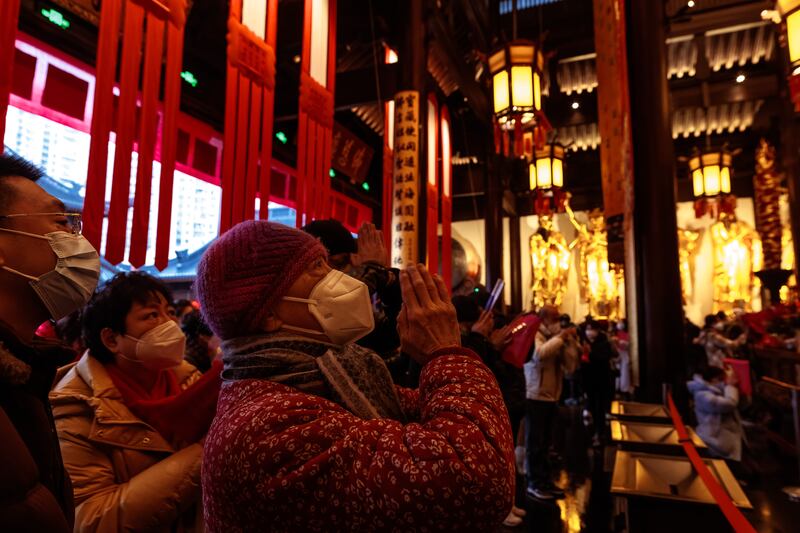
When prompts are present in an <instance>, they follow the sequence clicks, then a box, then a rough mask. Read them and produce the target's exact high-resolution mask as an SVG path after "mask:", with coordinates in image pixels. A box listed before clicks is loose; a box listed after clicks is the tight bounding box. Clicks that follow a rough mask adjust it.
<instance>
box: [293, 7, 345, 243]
mask: <svg viewBox="0 0 800 533" xmlns="http://www.w3.org/2000/svg"><path fill="white" fill-rule="evenodd" d="M313 4H314V2H313V0H305V8H304V9H305V11H304V13H305V16H304V21H303V55H302V61H301V72H300V100H299V124H298V133H297V174H298V175H297V222H296V223H297V227H300V226H302V225H303V224H304V223H308V222H310V221H311V220H313V219H316V218H326V217H328V216H330V213H331V182H330V176H329V172H330V166H331V153H332V129H333V94H334V87H335V84H336V0H328V65H327V80H326V84H325V86H323V85H322V84H321V83H319V82H317V81H316V80H314V79H313V78H312V77H311V70H310V69H311V31H312V30H311V27H312V24H311V22H312V20H313V16H314V13H313V12H312V10H313Z"/></svg>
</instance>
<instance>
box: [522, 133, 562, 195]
mask: <svg viewBox="0 0 800 533" xmlns="http://www.w3.org/2000/svg"><path fill="white" fill-rule="evenodd" d="M529 176H530V189H531V190H532V191H534V190H537V189H538V190H541V191H546V190H549V189H552V188H557V189H560V188H562V187H564V147H563V146H561V145H560V144H558V143H555V142H553V143H550V144H548V145H546V146H545V147H544V149H542V150H537V151H536V158H535V159H534V160H533V161H532V162H531V163H530V165H529Z"/></svg>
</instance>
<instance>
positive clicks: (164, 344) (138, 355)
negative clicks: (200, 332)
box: [119, 320, 186, 370]
mask: <svg viewBox="0 0 800 533" xmlns="http://www.w3.org/2000/svg"><path fill="white" fill-rule="evenodd" d="M122 337H123V339H124V340H121V341H120V342H121V344H122V346H123V348H129V347H130V346H131V345H133V347H130V348H129V349H125V350H124V352H127V353H123V352H120V353H119V355H120V357H122V358H123V359H127V360H128V361H131V362H133V363H141V364H143V365H144V366H146V367H148V368H152V369H154V370H162V369H165V368H172V367H174V366H177V365H179V364H180V363H181V361H183V356H184V354H185V353H186V336H185V335H184V334H183V331H181V328H180V327H179V326H178V324H176V323H175V322H173V321H172V320H167V321H166V322H164V323H163V324H161V325H159V326H156V327H154V328H153V329H151V330H150V331H148V332H146V333H145V334H144V335H142V336H141V337H139V338H138V339H137V338H136V337H131V336H130V335H124V336H122Z"/></svg>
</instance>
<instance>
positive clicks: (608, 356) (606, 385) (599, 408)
mask: <svg viewBox="0 0 800 533" xmlns="http://www.w3.org/2000/svg"><path fill="white" fill-rule="evenodd" d="M585 334H586V340H587V342H588V344H589V362H588V363H586V364H584V365H583V372H582V373H583V380H584V386H585V387H586V393H587V395H588V397H589V411H590V412H591V413H592V419H593V420H594V430H595V435H594V444H595V445H598V444H600V443H601V441H602V439H603V438H604V437H605V433H606V413H608V412H609V410H610V409H611V399H612V390H613V389H612V383H613V380H612V374H611V361H612V360H613V359H616V357H617V352H616V350H614V347H613V346H612V345H611V342H610V341H609V340H608V335H606V334H605V333H604V332H603V331H602V329H601V326H600V324H599V323H598V322H597V321H596V320H592V319H590V320H588V321H587V322H586V331H585Z"/></svg>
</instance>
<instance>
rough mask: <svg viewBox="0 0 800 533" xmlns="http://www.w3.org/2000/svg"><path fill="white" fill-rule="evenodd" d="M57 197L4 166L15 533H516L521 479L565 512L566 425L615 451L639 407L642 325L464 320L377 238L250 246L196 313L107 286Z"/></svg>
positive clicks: (256, 234)
mask: <svg viewBox="0 0 800 533" xmlns="http://www.w3.org/2000/svg"><path fill="white" fill-rule="evenodd" d="M40 175H41V174H40V172H39V171H38V170H37V169H36V168H35V167H33V166H31V165H30V164H28V163H27V162H25V161H24V160H21V159H19V158H16V157H10V156H0V452H2V453H3V456H4V459H5V460H4V464H5V467H4V469H3V470H4V474H3V476H0V530H3V531H6V530H8V531H25V530H31V531H68V530H71V529H74V530H75V531H87V532H88V531H121V530H126V531H128V530H130V531H145V530H147V531H149V530H173V531H200V530H204V529H207V530H210V531H247V530H264V529H270V530H276V531H310V530H384V529H400V530H427V529H438V528H442V527H453V525H454V524H464V525H465V527H469V528H470V529H472V530H490V529H491V528H493V527H495V526H497V525H498V524H500V523H503V524H505V525H506V526H516V525H519V524H521V523H522V517H523V516H524V515H525V511H524V510H523V509H522V508H521V507H522V506H521V505H520V506H519V507H518V506H517V505H516V503H517V502H515V496H516V490H515V486H516V482H517V479H518V477H519V479H526V480H527V494H528V495H530V496H532V497H534V498H538V499H541V500H552V499H555V498H562V497H563V495H564V493H563V487H558V486H556V485H555V484H554V482H553V481H554V475H555V472H553V469H552V466H551V460H550V454H551V451H552V440H553V431H554V429H555V427H556V426H557V419H558V410H559V405H573V406H575V405H578V406H585V408H586V415H585V419H586V421H587V425H588V426H589V427H590V428H591V433H593V436H594V438H593V440H594V444H598V445H599V444H602V443H603V442H604V441H605V439H606V413H608V410H609V405H610V402H611V399H612V398H613V397H614V394H615V392H616V393H617V394H620V395H622V396H623V397H626V396H628V395H630V394H631V392H632V387H631V376H630V358H629V355H628V336H627V325H626V323H625V321H624V320H622V321H620V322H618V323H611V324H609V323H608V322H599V321H596V320H594V319H592V317H587V318H586V320H585V321H584V322H583V323H582V324H580V325H575V324H572V322H571V319H570V317H569V316H567V315H563V314H561V313H560V312H559V310H558V309H557V308H556V307H553V306H545V307H544V308H542V309H539V310H537V312H536V314H528V315H523V316H521V317H506V316H504V314H503V312H502V309H503V307H502V306H497V307H494V308H492V309H487V308H486V307H487V300H488V293H487V292H486V291H485V290H483V289H482V288H479V290H477V291H476V292H472V293H470V294H469V295H461V296H456V297H453V298H452V299H451V297H450V290H449V288H448V287H446V286H445V285H444V282H443V280H442V278H441V277H440V276H439V275H438V274H435V273H431V272H429V271H428V270H427V269H426V268H425V266H424V265H415V266H411V267H409V268H406V269H404V270H397V269H393V268H389V266H388V258H387V252H386V249H385V246H384V244H383V243H384V241H383V237H382V235H381V233H380V232H379V231H378V230H377V229H376V228H375V227H374V226H372V225H371V224H365V225H364V226H363V227H362V228H361V231H360V232H359V235H358V238H354V237H353V235H352V234H351V233H350V232H349V231H348V230H347V229H346V228H344V226H342V224H341V223H339V222H337V221H334V220H323V221H314V222H312V223H310V224H309V225H308V226H306V227H305V228H303V230H302V231H301V230H297V229H294V228H289V227H287V226H283V225H280V224H276V223H271V222H267V221H248V222H244V223H241V224H239V225H237V226H235V227H233V228H232V229H231V230H229V231H227V232H226V233H225V234H223V235H222V236H220V237H219V238H218V239H216V240H215V241H214V242H213V243H212V244H211V245H210V246H209V248H208V250H207V251H206V252H205V254H204V256H203V258H202V260H201V262H200V265H199V267H198V272H197V279H196V282H195V286H194V291H195V293H196V297H197V300H196V301H189V300H179V301H175V299H174V297H173V294H172V293H171V291H170V290H169V288H168V287H167V286H165V285H164V284H163V283H162V282H161V281H159V280H158V279H157V278H155V277H153V276H150V275H147V274H145V273H141V272H130V273H123V274H118V275H116V276H115V277H114V278H113V279H111V280H110V281H108V282H106V283H104V284H102V285H101V286H100V287H98V286H97V285H98V280H99V277H100V262H99V257H98V253H97V251H96V250H95V249H94V248H93V247H92V245H91V244H90V243H89V242H88V241H87V240H86V239H85V238H84V237H83V236H82V235H81V223H80V217H79V215H76V214H73V213H67V212H66V209H65V207H64V205H63V204H62V203H61V202H60V201H59V200H58V199H57V198H54V197H52V196H50V195H49V194H48V193H47V192H45V191H44V190H43V189H42V188H41V187H39V186H38V185H37V184H36V181H37V179H38V178H39V177H40ZM512 318H513V319H514V320H512ZM515 324H522V325H523V326H524V327H522V326H515ZM526 327H527V328H530V330H529V332H526V331H523V330H524V329H525V328H526ZM528 333H529V334H528ZM711 334H712V332H709V333H706V335H707V336H710V335H711ZM520 339H529V341H526V342H519V340H520ZM708 342H712V341H708ZM714 342H716V341H714ZM712 400H713V399H712ZM714 401H716V400H714ZM710 403H713V402H712V401H711V400H710ZM515 448H516V454H515Z"/></svg>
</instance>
